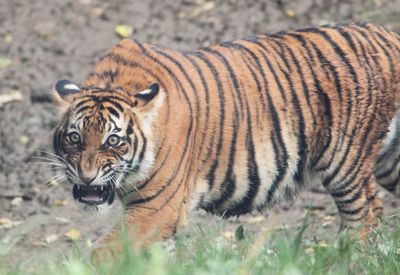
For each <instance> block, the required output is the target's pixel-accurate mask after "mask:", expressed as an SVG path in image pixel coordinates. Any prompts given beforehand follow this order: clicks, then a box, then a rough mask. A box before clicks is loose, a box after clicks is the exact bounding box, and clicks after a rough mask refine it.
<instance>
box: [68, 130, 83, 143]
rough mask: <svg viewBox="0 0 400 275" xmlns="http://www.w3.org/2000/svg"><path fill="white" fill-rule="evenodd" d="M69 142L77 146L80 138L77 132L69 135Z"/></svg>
mask: <svg viewBox="0 0 400 275" xmlns="http://www.w3.org/2000/svg"><path fill="white" fill-rule="evenodd" d="M69 140H70V141H71V142H72V143H74V144H78V143H79V142H80V141H81V137H80V136H79V134H78V133H77V132H73V133H71V134H69Z"/></svg>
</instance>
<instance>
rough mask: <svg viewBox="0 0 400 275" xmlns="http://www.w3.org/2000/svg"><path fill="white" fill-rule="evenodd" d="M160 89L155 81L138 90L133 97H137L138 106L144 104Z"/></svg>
mask: <svg viewBox="0 0 400 275" xmlns="http://www.w3.org/2000/svg"><path fill="white" fill-rule="evenodd" d="M159 91H160V86H159V85H158V84H157V83H154V84H152V85H151V86H150V87H149V88H147V89H146V90H143V91H140V92H138V93H137V94H135V98H136V99H137V105H136V106H138V107H143V106H146V105H147V104H148V103H149V102H150V101H152V99H153V98H155V97H156V96H157V94H158V93H159Z"/></svg>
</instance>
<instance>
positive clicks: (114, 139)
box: [107, 135, 120, 146]
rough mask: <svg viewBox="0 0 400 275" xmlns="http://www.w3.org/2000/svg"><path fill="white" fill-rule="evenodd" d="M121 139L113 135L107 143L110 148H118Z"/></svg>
mask: <svg viewBox="0 0 400 275" xmlns="http://www.w3.org/2000/svg"><path fill="white" fill-rule="evenodd" d="M119 141H120V137H119V136H117V135H112V136H110V137H109V138H108V139H107V143H108V145H110V146H117V145H118V144H119Z"/></svg>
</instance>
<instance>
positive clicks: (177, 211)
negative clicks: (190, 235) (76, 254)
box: [91, 193, 187, 263]
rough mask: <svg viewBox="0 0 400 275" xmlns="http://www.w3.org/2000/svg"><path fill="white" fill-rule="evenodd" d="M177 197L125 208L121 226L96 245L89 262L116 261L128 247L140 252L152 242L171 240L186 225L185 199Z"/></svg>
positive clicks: (166, 197)
mask: <svg viewBox="0 0 400 275" xmlns="http://www.w3.org/2000/svg"><path fill="white" fill-rule="evenodd" d="M179 195H180V194H179V193H177V194H173V195H172V197H170V196H161V197H160V199H157V200H153V201H151V203H150V202H144V203H140V204H134V205H129V204H128V206H127V207H126V210H125V213H124V215H123V222H122V223H121V224H120V225H117V226H115V227H114V228H113V229H112V230H111V231H110V232H109V233H107V234H105V235H104V236H103V237H102V238H101V239H100V240H98V242H97V243H96V245H95V249H94V251H93V252H92V256H91V260H92V262H94V263H102V262H103V260H106V259H110V258H112V259H118V258H119V257H121V256H122V255H123V253H124V247H126V245H127V244H128V245H131V246H132V247H133V249H134V250H141V249H144V248H146V247H148V246H149V245H150V244H151V243H154V242H155V241H163V240H166V239H168V238H170V237H172V236H173V235H174V234H175V233H176V232H177V230H178V229H179V228H180V227H181V226H182V225H183V224H184V223H185V221H186V215H187V213H186V211H187V209H186V199H185V197H184V196H179Z"/></svg>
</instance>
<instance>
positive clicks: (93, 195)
mask: <svg viewBox="0 0 400 275" xmlns="http://www.w3.org/2000/svg"><path fill="white" fill-rule="evenodd" d="M82 199H84V200H85V201H90V202H100V201H101V197H100V196H99V194H98V193H97V192H88V194H87V195H86V196H84V197H82Z"/></svg>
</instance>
